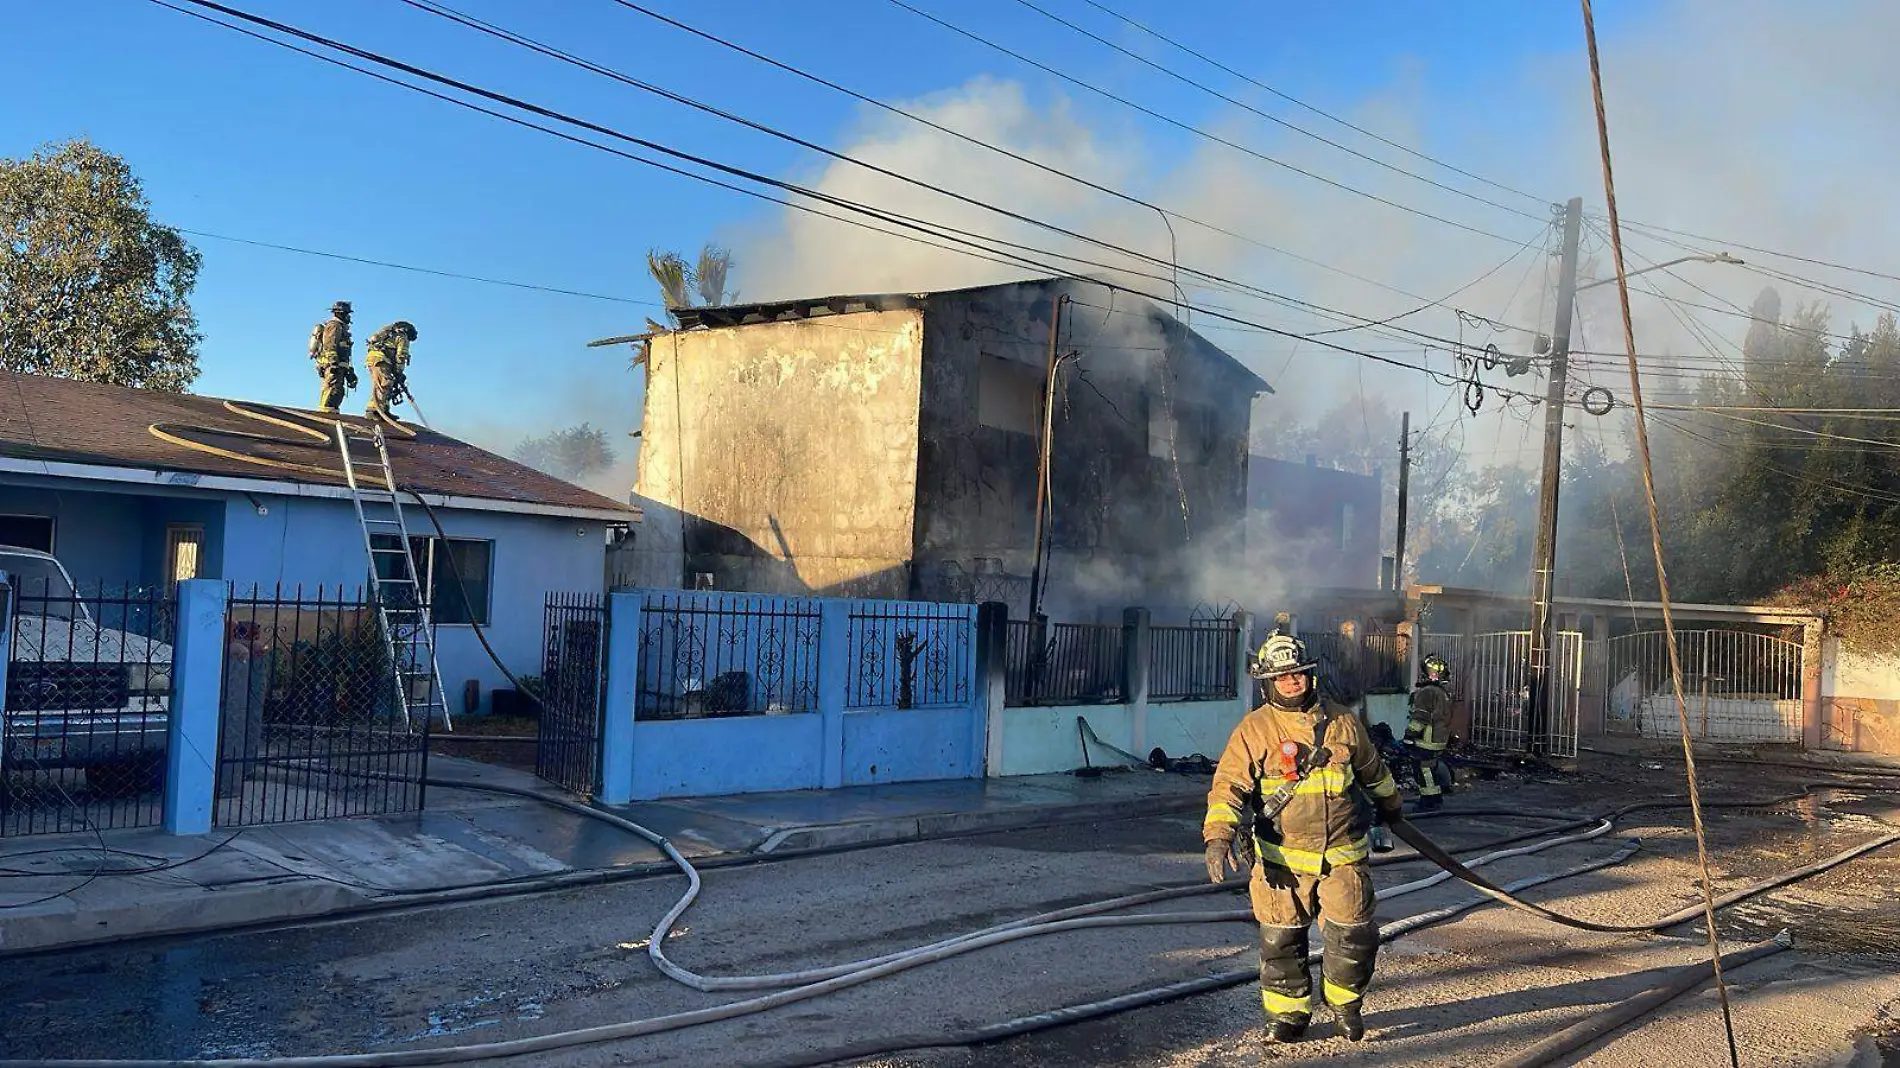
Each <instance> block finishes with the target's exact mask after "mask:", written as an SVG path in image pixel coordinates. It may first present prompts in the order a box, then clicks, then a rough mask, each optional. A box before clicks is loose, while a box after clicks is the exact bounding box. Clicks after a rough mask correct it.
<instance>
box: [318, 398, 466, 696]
mask: <svg viewBox="0 0 1900 1068" xmlns="http://www.w3.org/2000/svg"><path fill="white" fill-rule="evenodd" d="M336 447H337V453H338V454H339V455H341V456H342V458H343V477H344V480H345V481H346V482H348V483H349V487H350V498H351V499H352V500H353V501H355V502H356V521H357V524H358V525H359V526H361V527H362V528H363V548H364V550H365V551H366V552H367V553H368V554H369V562H370V569H369V574H370V590H371V593H372V595H373V597H374V598H375V602H376V615H377V618H378V619H379V620H380V621H381V623H382V629H383V645H384V647H385V649H386V650H387V651H388V653H389V663H390V664H391V666H392V669H393V671H394V673H395V683H396V701H397V707H398V708H400V709H401V710H402V719H403V725H404V726H405V727H406V728H407V729H409V730H412V731H413V730H416V729H417V717H420V719H421V722H422V723H424V724H427V723H429V722H432V721H433V720H434V719H435V717H436V716H438V715H439V716H441V717H442V726H443V727H445V728H448V729H450V730H453V729H454V724H452V723H450V722H449V707H448V702H447V701H446V700H445V699H444V697H443V691H442V672H441V669H440V668H439V667H438V666H437V665H436V659H435V621H434V619H433V618H432V617H431V615H430V612H429V602H428V598H427V597H425V596H424V595H423V588H422V585H421V583H420V582H419V581H418V576H419V575H420V574H421V572H419V571H418V570H417V569H416V557H415V553H414V552H413V551H411V549H410V542H409V525H408V523H407V522H406V521H405V520H404V519H403V514H402V498H401V494H400V492H399V491H398V490H397V488H396V472H395V470H394V469H393V468H391V467H390V465H389V443H388V441H387V439H385V438H384V436H383V429H382V427H380V426H373V427H371V428H370V430H369V431H367V432H365V431H363V430H359V429H357V428H355V427H352V426H350V425H349V424H347V423H345V422H343V421H342V420H340V419H339V420H337V422H336ZM362 476H367V477H362ZM379 537H380V538H384V539H389V538H394V539H395V540H396V545H395V546H394V547H392V546H389V545H387V544H384V545H378V544H377V539H378V538H379ZM386 561H387V562H390V563H395V564H397V569H396V574H394V575H393V576H390V577H385V576H384V575H383V567H381V566H379V565H381V564H383V563H384V562H386ZM418 684H420V689H421V690H422V692H423V695H424V696H422V697H420V698H418V697H417V694H416V690H417V689H418Z"/></svg>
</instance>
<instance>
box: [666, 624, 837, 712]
mask: <svg viewBox="0 0 1900 1068" xmlns="http://www.w3.org/2000/svg"><path fill="white" fill-rule="evenodd" d="M818 627H819V620H818V604H817V602H815V601H810V600H804V599H781V598H769V597H754V596H746V595H741V594H720V595H710V596H709V595H704V594H698V595H695V594H661V595H654V596H651V597H649V599H648V600H647V602H646V604H645V606H644V607H643V608H642V610H641V615H640V687H639V694H638V696H637V702H638V703H637V706H636V709H635V713H634V714H635V716H636V717H637V718H639V719H649V720H652V719H697V718H700V717H708V716H748V715H757V714H760V713H763V714H765V715H784V714H793V713H803V712H816V711H817V709H818Z"/></svg>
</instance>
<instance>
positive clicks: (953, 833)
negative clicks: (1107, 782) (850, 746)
mask: <svg viewBox="0 0 1900 1068" xmlns="http://www.w3.org/2000/svg"><path fill="white" fill-rule="evenodd" d="M1205 804H1206V799H1205V798H1203V797H1200V796H1198V795H1196V796H1187V797H1144V798H1135V799H1131V800H1127V801H1115V802H1091V803H1089V804H1086V805H1062V806H1057V807H1050V808H1039V809H1003V810H1000V811H992V812H945V813H932V814H927V815H923V816H901V817H893V818H888V819H875V820H857V821H854V822H851V823H830V824H821V825H818V826H812V827H786V828H782V829H780V830H777V831H773V832H772V833H771V834H770V835H769V836H767V837H766V839H765V841H763V842H761V843H759V844H758V846H756V847H755V848H754V849H753V852H755V853H762V854H773V853H779V852H802V851H805V850H811V849H834V848H838V847H840V846H852V845H871V844H890V843H895V842H910V841H922V840H925V839H934V838H956V837H961V836H964V835H972V834H987V833H989V832H992V831H1014V830H1023V829H1025V828H1029V827H1050V826H1058V825H1061V824H1069V823H1092V822H1095V821H1097V820H1125V819H1139V818H1142V817H1145V816H1172V815H1176V814H1179V813H1184V812H1199V811H1200V810H1201V808H1202V807H1203V806H1204V805H1205Z"/></svg>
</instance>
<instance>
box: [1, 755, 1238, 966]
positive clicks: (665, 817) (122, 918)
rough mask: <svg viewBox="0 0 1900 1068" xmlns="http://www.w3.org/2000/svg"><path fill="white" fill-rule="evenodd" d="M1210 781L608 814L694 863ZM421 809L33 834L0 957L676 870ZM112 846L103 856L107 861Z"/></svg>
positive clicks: (513, 800) (527, 779) (462, 774)
mask: <svg viewBox="0 0 1900 1068" xmlns="http://www.w3.org/2000/svg"><path fill="white" fill-rule="evenodd" d="M432 778H441V779H452V780H455V781H459V782H465V783H481V784H488V785H492V786H499V787H506V788H511V789H515V790H527V791H530V792H533V793H537V794H539V795H542V796H563V797H564V796H565V795H560V794H559V793H558V791H556V790H554V789H553V788H552V787H548V786H547V785H546V784H544V783H542V782H540V780H538V779H536V778H535V777H534V776H532V775H529V774H526V773H523V772H521V771H519V770H515V769H508V768H501V767H495V766H492V765H485V764H480V763H476V762H473V761H467V760H460V759H455V758H448V757H438V758H436V760H435V761H434V762H433V764H432ZM1204 792H1205V783H1204V781H1201V780H1196V779H1194V778H1192V777H1189V776H1183V775H1176V774H1166V773H1157V772H1149V771H1139V772H1128V773H1123V774H1116V775H1105V776H1101V777H1098V778H1092V779H1083V778H1077V777H1073V776H1066V775H1052V776H1028V777H1024V778H1020V779H1004V780H961V781H956V782H943V783H908V784H899V785H886V786H872V787H854V788H850V789H844V790H829V791H820V790H806V791H793V792H786V793H770V794H754V795H747V796H742V797H716V798H689V799H680V800H673V801H662V802H643V803H638V804H634V805H631V806H627V807H625V808H623V809H620V810H617V811H618V813H619V814H620V815H622V816H624V817H626V818H628V819H631V820H634V821H635V822H637V823H639V824H641V825H642V826H645V827H647V828H649V829H650V830H652V831H654V832H656V833H658V834H660V835H663V836H665V837H666V838H667V839H669V840H670V841H671V842H672V843H673V845H674V846H675V847H676V848H677V849H678V850H679V851H680V852H681V853H683V854H684V855H686V856H688V857H693V858H696V859H700V858H710V857H732V856H749V855H752V854H755V853H772V854H776V853H782V852H791V851H798V850H811V849H828V848H837V847H849V846H857V845H863V844H867V843H879V842H889V841H910V840H916V839H920V838H933V837H946V836H953V835H957V834H968V833H976V832H981V831H985V830H993V829H996V828H999V827H1009V826H1024V825H1041V824H1049V823H1060V822H1064V821H1072V820H1078V819H1088V818H1102V817H1103V816H1112V815H1138V814H1144V813H1159V812H1181V811H1190V810H1193V809H1195V808H1197V807H1198V806H1199V805H1200V803H1201V796H1202V794H1203V793H1204ZM428 798H429V808H428V810H427V811H424V812H420V813H405V814H395V815H387V816H376V817H364V818H356V819H336V820H327V821H320V822H306V823H280V824H267V825H262V826H250V827H239V828H223V827H220V828H217V829H214V831H213V833H212V834H211V835H209V836H205V837H179V836H172V835H166V834H163V833H161V832H159V831H157V830H140V831H129V832H117V833H109V834H107V835H105V836H104V837H103V839H102V838H101V837H100V836H98V835H95V834H67V835H40V836H34V837H30V838H22V839H19V840H18V844H16V843H15V841H14V840H6V841H4V842H0V857H14V858H17V859H16V860H14V861H10V862H9V863H8V864H6V865H5V866H4V867H5V868H6V871H5V872H0V956H4V955H10V954H14V953H19V952H26V951H37V950H44V949H47V948H52V947H59V946H71V945H83V944H91V943H97V942H105V941H111V940H117V939H124V938H133V937H147V936H151V935H165V934H175V933H179V932H184V931H193V930H204V929H210V928H216V927H219V926H230V925H239V924H268V923H276V922H281V921H286V920H299V919H303V918H309V917H315V916H321V915H328V914H335V913H340V912H349V911H356V912H362V911H365V910H367V909H371V908H380V907H386V906H388V905H389V904H391V903H392V901H393V900H395V899H401V901H403V902H407V901H412V900H416V898H415V897H414V896H413V895H428V894H435V895H438V896H439V895H442V894H465V893H467V892H469V891H470V890H471V889H472V888H479V887H482V886H485V885H490V884H494V885H503V884H505V885H509V886H512V887H514V888H516V889H518V890H522V889H528V888H536V887H539V888H545V887H547V886H551V885H572V884H573V883H575V882H585V881H590V880H592V881H597V878H596V877H609V878H619V877H639V876H642V875H646V874H653V873H661V874H665V873H670V872H671V871H672V870H673V867H672V864H671V863H670V862H669V861H668V860H667V859H666V858H665V856H664V855H663V854H662V853H661V851H660V850H659V849H658V848H657V847H656V846H653V845H652V844H650V843H648V842H646V841H645V840H643V839H641V838H638V837H635V836H633V835H631V834H628V833H626V832H625V831H623V830H621V829H618V828H615V827H612V826H610V825H608V824H605V823H602V822H601V821H598V820H593V819H589V818H586V817H585V816H583V815H580V814H577V813H575V812H572V811H569V810H565V809H562V808H559V807H555V806H552V805H548V804H545V803H543V802H541V801H538V800H533V799H529V798H524V797H521V796H518V795H515V794H496V793H493V792H484V791H477V790H473V789H461V788H453V787H444V786H431V788H430V790H429V795H428ZM102 845H104V846H105V847H106V848H107V849H108V850H110V852H102V850H101V846H102Z"/></svg>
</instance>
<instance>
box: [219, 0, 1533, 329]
mask: <svg viewBox="0 0 1900 1068" xmlns="http://www.w3.org/2000/svg"><path fill="white" fill-rule="evenodd" d="M194 2H195V0H194ZM402 2H403V3H405V4H407V5H408V6H410V7H413V8H416V9H417V10H419V11H424V12H427V13H429V14H431V15H435V16H436V17H439V18H444V19H447V20H450V21H453V22H455V23H457V24H459V25H461V26H464V27H466V28H469V29H473V30H476V31H478V32H481V33H484V34H486V35H488V36H491V37H495V38H497V39H500V40H504V41H507V42H509V43H511V44H514V45H516V46H518V47H522V48H527V49H530V50H532V51H534V52H537V53H539V54H541V55H544V56H547V57H549V58H552V59H556V60H559V61H561V62H563V63H567V64H570V65H572V66H576V67H580V68H581V69H584V70H587V71H590V72H592V73H594V74H598V75H600V76H602V77H606V78H610V79H612V80H614V81H617V82H620V83H622V84H624V85H627V86H630V87H632V88H636V89H640V90H642V91H644V92H648V93H652V94H655V95H658V96H660V97H662V98H664V99H667V100H671V101H673V102H675V103H679V104H682V105H684V106H686V107H690V108H693V109H695V110H698V111H701V112H704V113H706V114H710V115H714V116H716V117H718V118H721V119H724V120H726V121H729V122H733V123H737V124H739V125H742V126H745V127H747V128H749V129H752V130H755V131H757V132H760V133H764V134H766V135H768V136H771V137H775V138H778V139H780V140H783V141H786V142H789V143H791V144H796V145H798V146H799V147H802V148H806V149H809V150H811V151H814V152H818V153H820V154H822V155H825V156H828V157H830V158H833V159H836V160H838V161H840V162H844V163H850V164H852V165H854V166H857V167H862V168H864V169H866V170H869V171H871V172H873V173H876V174H880V175H883V176H885V177H887V178H892V179H894V180H897V181H901V182H904V183H907V184H909V185H913V186H916V187H918V188H921V189H926V190H929V191H930V192H933V193H936V194H938V195H941V196H945V197H948V198H950V199H952V200H955V201H958V202H960V203H964V204H968V205H970V206H972V207H977V208H981V209H983V210H985V211H989V212H992V213H995V214H997V215H1001V216H1003V217H1005V218H1007V219H1010V220H1012V221H1015V222H1020V223H1025V224H1028V225H1031V226H1036V227H1040V228H1042V229H1045V230H1048V231H1050V232H1053V233H1056V234H1059V235H1061V236H1063V237H1068V238H1072V239H1074V240H1078V241H1082V242H1085V243H1088V244H1093V245H1096V246H1098V247H1100V248H1103V249H1106V250H1108V251H1111V252H1115V253H1117V254H1120V255H1124V256H1128V257H1130V258H1133V259H1136V260H1141V261H1146V262H1149V263H1152V264H1155V265H1157V266H1160V267H1168V268H1172V269H1174V270H1177V271H1180V270H1185V271H1186V272H1187V273H1189V274H1192V275H1194V276H1196V277H1199V278H1202V279H1205V280H1207V281H1209V282H1212V283H1217V284H1219V285H1222V286H1227V287H1231V288H1234V289H1236V290H1238V291H1240V292H1243V293H1246V294H1249V295H1253V296H1258V297H1261V298H1262V299H1266V300H1271V301H1276V302H1286V301H1291V302H1292V303H1294V304H1297V305H1299V306H1301V307H1305V308H1313V309H1318V310H1322V311H1325V312H1333V313H1338V314H1339V315H1340V316H1342V317H1344V318H1346V319H1357V320H1362V321H1367V322H1369V320H1364V317H1362V316H1358V315H1355V314H1353V313H1351V312H1340V311H1339V310H1338V309H1333V308H1325V307H1324V306H1322V305H1317V304H1313V303H1311V302H1308V301H1304V300H1299V299H1298V298H1293V297H1288V296H1286V295H1284V294H1279V293H1275V292H1273V291H1271V290H1267V289H1264V288H1262V287H1258V286H1254V285H1251V284H1249V283H1245V282H1240V281H1238V280H1235V279H1231V278H1226V277H1223V276H1221V275H1217V274H1213V273H1211V272H1208V271H1203V270H1200V269H1197V268H1192V267H1182V266H1181V265H1180V264H1178V263H1177V262H1174V261H1171V260H1165V259H1162V258H1160V257H1158V256H1153V255H1150V254H1148V253H1144V252H1140V251H1137V250H1135V249H1131V248H1128V247H1125V246H1123V245H1119V244H1116V243H1114V242H1110V241H1105V240H1102V239H1099V238H1096V237H1093V236H1091V235H1088V234H1085V233H1081V232H1079V231H1076V230H1071V229H1069V228H1067V227H1064V226H1060V225H1058V224H1055V223H1051V222H1048V221H1046V220H1043V219H1039V218H1036V217H1034V216H1030V215H1025V214H1023V213H1021V212H1017V211H1013V210H1011V209H1008V208H1004V207H1000V206H998V205H996V204H992V203H990V202H988V201H984V200H981V199H979V198H976V197H971V196H967V195H964V194H962V193H958V192H956V191H955V190H952V189H949V188H947V187H945V186H941V185H937V184H935V183H933V182H929V181H926V180H924V179H920V178H916V177H913V176H910V175H907V174H903V173H902V172H899V171H895V170H892V169H890V168H887V167H883V166H880V165H878V164H874V163H870V162H867V161H865V160H862V159H859V158H857V157H855V156H852V155H850V154H849V153H845V152H839V151H837V150H835V149H832V148H829V147H827V146H825V145H821V144H819V143H817V142H814V141H810V140H808V139H806V138H802V137H799V136H797V135H795V134H791V133H788V132H785V131H782V130H779V129H777V128H776V127H773V126H770V125H768V124H766V123H761V122H757V121H755V120H752V119H748V118H745V117H744V116H741V115H737V114H734V113H732V112H729V111H726V110H724V109H721V108H719V107H716V106H714V105H711V104H707V103H705V102H703V101H699V100H695V99H693V98H691V97H688V96H685V95H683V94H680V93H677V92H674V91H672V90H670V89H666V88H665V87H663V86H658V85H654V84H651V83H648V82H645V81H642V80H640V79H637V78H634V77H631V76H630V75H627V74H625V73H622V72H620V71H617V70H614V69H613V68H610V67H606V66H603V65H601V64H599V63H595V62H593V61H591V60H587V59H584V58H582V57H580V56H576V55H574V54H573V53H570V52H566V51H563V50H561V49H558V48H555V47H553V46H551V45H548V44H545V43H543V42H540V41H536V40H534V39H533V38H530V37H527V36H525V35H523V34H519V33H516V32H514V31H512V30H508V29H506V28H504V27H501V26H497V25H495V24H493V23H489V22H486V21H484V20H482V19H479V18H475V17H473V16H470V15H466V14H464V13H462V12H459V11H456V10H455V9H453V8H450V7H448V6H447V5H446V4H442V3H439V2H437V0H402ZM364 58H369V57H368V56H365V57H364ZM412 73H417V72H416V71H412ZM425 76H426V75H425ZM451 82H452V80H451ZM458 87H461V86H459V85H458ZM465 91H466V90H465ZM569 121H577V120H569ZM597 129H604V128H597ZM615 136H620V135H618V134H615ZM627 139H628V140H631V141H633V142H634V143H637V144H640V145H642V146H643V147H649V148H655V149H656V150H658V151H663V152H666V153H668V154H669V155H674V156H676V157H678V158H685V159H693V160H694V162H701V163H702V165H703V161H700V160H697V159H695V158H694V157H690V156H687V155H685V154H684V153H678V152H675V151H673V150H671V149H668V148H666V147H664V146H660V145H657V144H656V143H654V142H650V141H644V140H641V139H639V138H627ZM935 225H936V226H937V227H938V228H939V229H941V230H944V231H948V232H952V233H958V234H961V235H963V236H966V237H975V238H980V239H981V240H985V241H988V242H992V243H994V244H1000V245H1006V246H1010V247H1015V248H1019V249H1028V248H1029V246H1024V245H1020V244H1015V243H1012V242H1009V241H1005V240H1004V239H1002V238H997V237H993V236H988V235H979V234H975V233H972V232H969V231H960V230H956V229H955V228H953V227H949V226H947V225H944V224H935ZM1535 240H1536V239H1535V238H1533V239H1532V241H1535ZM1530 243H1531V242H1525V243H1524V244H1523V245H1520V246H1519V250H1520V251H1521V250H1522V248H1523V247H1526V246H1528V245H1529V244H1530ZM1032 251H1035V252H1037V253H1039V254H1041V255H1046V256H1056V257H1058V258H1061V259H1065V260H1069V261H1071V262H1074V263H1079V264H1084V265H1086V266H1091V267H1099V268H1102V269H1105V270H1126V268H1123V267H1117V266H1116V265H1113V264H1107V263H1102V262H1099V261H1095V260H1088V259H1084V258H1082V257H1078V256H1074V255H1070V254H1067V253H1061V252H1054V251H1050V250H1046V249H1034V250H1032ZM1507 262H1508V261H1507ZM1129 273H1133V274H1137V276H1138V277H1146V278H1148V279H1150V280H1153V281H1158V282H1163V283H1172V281H1173V280H1172V279H1171V278H1169V277H1164V276H1161V275H1155V274H1141V273H1140V272H1132V271H1131V272H1129ZM1400 329H1401V330H1404V331H1405V332H1407V333H1416V331H1411V330H1409V329H1408V328H1400ZM1419 336H1429V335H1419ZM1433 340H1439V341H1444V340H1446V339H1443V338H1435V339H1433Z"/></svg>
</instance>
